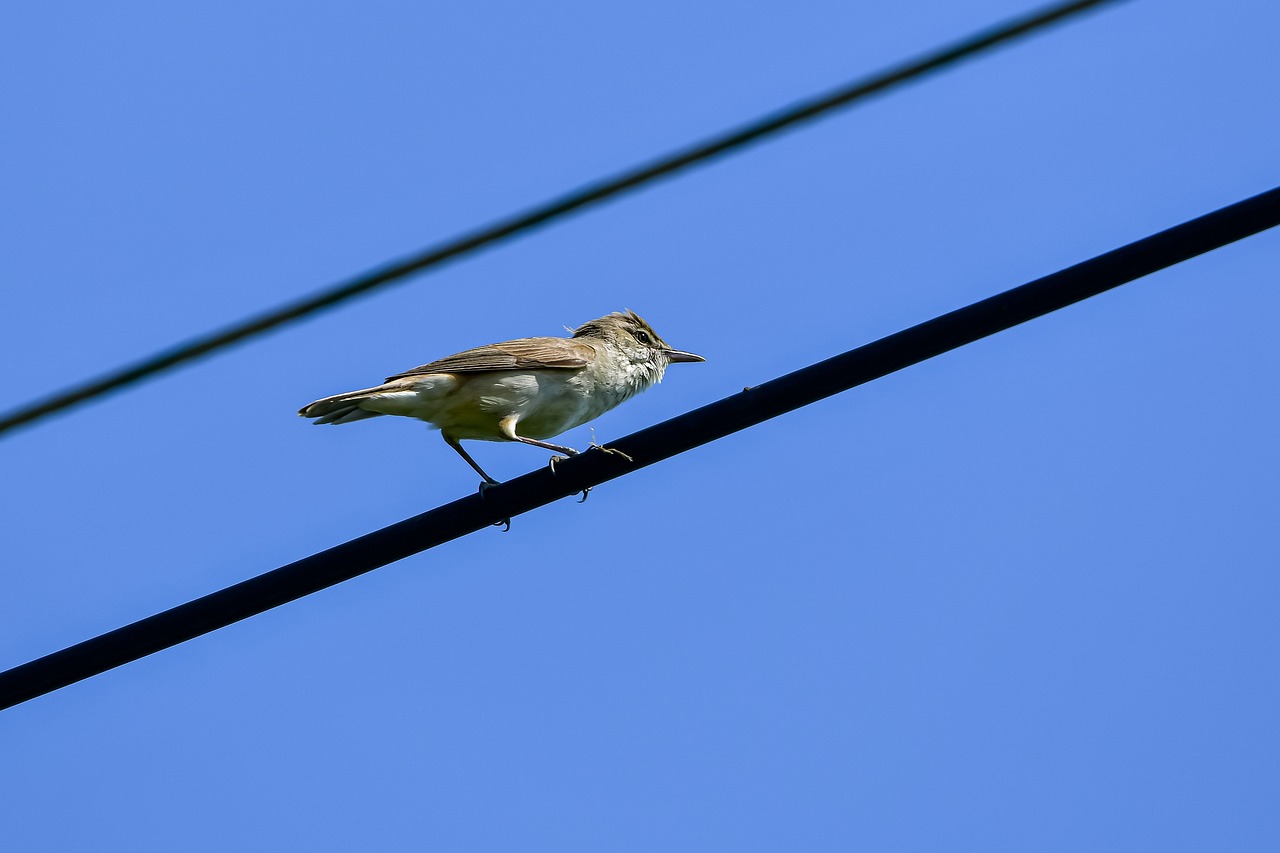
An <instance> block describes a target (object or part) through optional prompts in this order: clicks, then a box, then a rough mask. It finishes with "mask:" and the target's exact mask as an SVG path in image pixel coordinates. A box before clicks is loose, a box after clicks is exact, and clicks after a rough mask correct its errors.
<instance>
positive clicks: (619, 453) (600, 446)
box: [591, 441, 636, 462]
mask: <svg viewBox="0 0 1280 853" xmlns="http://www.w3.org/2000/svg"><path fill="white" fill-rule="evenodd" d="M591 446H592V447H594V448H595V449H596V450H600V451H602V452H604V453H608V454H611V455H613V456H621V457H622V458H623V459H625V460H627V461H628V462H635V461H636V460H634V459H632V458H631V456H630V455H628V454H626V453H623V452H622V451H621V450H619V449H618V448H616V447H605V446H604V445H603V444H596V443H595V442H594V441H593V442H591Z"/></svg>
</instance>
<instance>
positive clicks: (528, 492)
mask: <svg viewBox="0 0 1280 853" xmlns="http://www.w3.org/2000/svg"><path fill="white" fill-rule="evenodd" d="M1276 225H1280V188H1277V189H1273V190H1271V191H1269V192H1266V193H1263V194H1262V195H1258V196H1254V197H1253V198H1250V199H1246V200H1245V201H1241V202H1238V203H1236V204H1233V205H1231V206H1230V207H1224V208H1222V209H1221V210H1218V211H1215V212H1213V213H1210V214H1207V215H1205V216H1202V217H1200V218H1198V219H1193V220H1191V221H1190V222H1186V223H1183V224H1182V225H1178V226H1176V227H1174V228H1170V229H1168V230H1167V231H1162V232H1160V233H1159V234H1155V235H1153V236H1151V237H1147V238H1145V239H1143V240H1139V241H1138V242H1136V243H1130V244H1129V245H1127V246H1124V247H1122V248H1120V249H1116V250H1114V251H1111V252H1108V253H1106V254H1105V255H1099V256H1098V257H1096V258H1093V259H1092V260H1088V261H1085V262H1083V263H1080V264H1076V265H1075V266H1073V267H1069V268H1067V269H1065V270H1062V271H1061V272H1056V273H1054V274H1052V275H1049V276H1046V277H1044V278H1041V279H1038V280H1036V281H1033V282H1031V283H1029V284H1024V285H1022V286H1021V287H1016V288H1014V289H1013V290H1008V291H1005V292H1004V293H1001V294H999V295H997V296H992V297H991V298H989V299H984V300H982V301H981V302H976V303H974V304H973V305H969V306H967V307H965V308H961V309H959V310H957V311H952V312H951V313H949V314H944V315H942V316H941V317H937V318H934V319H932V320H929V321H928V322H925V323H921V324H920V325H918V326H912V327H911V328H909V329H906V330H904V331H901V332H897V333H895V334H892V335H889V336H888V337H886V338H881V339H880V340H878V341H875V342H874V343H870V344H867V345H866V346H862V347H858V348H857V349H854V350H850V351H849V352H846V353H844V354H842V355H838V356H836V357H834V358H831V359H828V360H826V361H822V362H819V363H817V364H814V365H810V366H809V367H805V368H803V369H801V370H797V371H796V372H794V373H789V374H787V375H786V376H783V377H781V378H778V379H774V380H772V381H770V382H767V383H765V384H764V385H760V386H758V387H755V388H748V389H746V390H744V391H743V392H742V393H740V394H734V395H733V396H732V397H726V398H725V399H723V400H720V401H718V402H715V403H712V404H710V405H708V406H703V407H702V408H700V409H695V410H694V411H691V412H687V413H685V414H683V415H680V416H678V417H675V418H672V419H671V420H668V421H664V422H663V423H660V424H657V425H656V426H651V427H649V428H647V429H643V430H641V431H640V432H636V433H632V434H631V435H628V436H626V437H625V438H620V439H618V440H617V441H616V442H611V443H610V447H613V448H617V449H618V450H621V451H623V452H624V453H626V454H627V455H628V456H630V457H631V458H632V460H634V461H632V462H627V461H626V460H624V459H623V458H621V457H619V456H617V455H614V454H608V453H598V452H588V453H584V454H583V455H581V456H576V457H574V458H572V459H569V460H567V461H564V462H561V463H560V464H559V465H557V466H556V472H555V473H554V474H553V473H552V472H551V471H550V470H548V469H546V468H543V469H541V470H538V471H534V472H532V473H530V474H525V475H523V476H521V477H517V478H516V479H514V480H511V481H509V482H507V483H504V484H502V485H500V486H494V487H492V488H490V489H488V490H486V491H485V493H484V495H483V497H482V496H480V495H471V496H470V497H466V498H462V499H461V500H457V501H454V502H453V503H449V504H445V505H444V506H441V507H438V508H436V509H433V510H430V511H429V512H424V513H422V514H421V515H418V516H415V517H413V518H410V519H407V520H405V521H401V522H399V523H398V524H393V525H391V526H390V527H385V528H383V529H382V530H379V531H376V532H374V533H370V534H368V535H367V536H363V537H361V538H359V539H355V540H352V541H350V542H347V543H345V544H343V545H339V546H337V547H336V548H331V549H329V550H328V551H323V552H321V553H319V554H315V555H314V556H311V557H306V558H305V559H302V560H299V561H298V562H296V563H291V564H289V565H287V566H284V567H283V568H279V569H276V570H274V571H270V572H267V573H266V574H263V575H259V576H258V577H256V578H252V579H250V580H247V581H244V582H243V583H239V584H236V585H235V586H231V587H228V588H226V589H224V590H221V591H219V592H215V593H212V594H210V595H206V596H204V597H203V598H198V599H196V600H195V601H191V602H188V603H186V604H182V605H179V606H178V607H175V608H173V609H172V610H166V611H165V612H164V613H160V614H157V615H155V616H151V617H148V618H146V619H143V620H141V621H139V622H134V623H133V624H131V625H126V626H125V627H123V628H118V629H116V630H115V631H112V632H110V633H107V634H103V635H101V636H99V637H95V638H93V639H91V640H86V641H84V642H83V643H79V644H77V645H74V646H71V647H70V648H67V649H63V650H62V651H60V652H55V653H53V654H51V655H48V656H46V657H42V658H39V659H37V660H34V661H31V662H30V663H25V664H23V665H21V666H17V667H14V668H13V669H11V670H8V671H7V672H3V673H0V709H2V708H8V707H10V706H12V705H16V704H18V703H19V702H25V701H26V700H28V699H31V698H34V697H36V696H40V695H42V694H44V693H48V692H50V691H53V690H57V689H58V688H60V687H65V686H67V685H68V684H72V683H74V682H76V681H80V680H81V679H85V678H89V677H90V676H92V675H97V674H98V673H101V672H105V671H107V670H109V669H112V668H113V667H117V666H120V665H121V664H124V663H128V662H129V661H133V660H137V659H138V658H140V657H143V656H145V655H149V654H151V653H152V652H157V651H160V650H161V649H166V648H168V647H170V646H174V645H177V644H178V643H181V642H184V641H186V640H190V639H193V638H195V637H198V636H200V635H201V634H205V633H208V632H209V631H213V630H216V629H218V628H222V627H225V626H227V625H230V624H232V623H233V622H238V621H239V620H241V619H245V618H248V617H249V616H253V615H256V614H258V613H262V612H263V611H265V610H269V609H271V608H273V607H277V606H279V605H281V604H285V603H287V602H289V601H293V600H295V599H297V598H301V597H302V596H304V595H309V594H310V593H313V592H317V591H319V590H322V589H325V588H326V587H329V586H332V585H334V584H336V583H340V582H342V581H345V580H350V579H351V578H354V577H356V576H358V575H361V574H364V573H365V572H368V571H372V570H373V569H376V568H379V567H381V566H385V565H387V564H388V563H392V562H395V561H396V560H400V559H403V558H404V557H407V556H409V555H411V554H416V553H418V552H420V551H425V550H427V549H428V548H432V547H434V546H436V545H440V544H442V543H444V542H448V541H451V540H453V539H457V538H458V537H460V536H464V535H466V534H468V533H473V532H475V531H477V530H481V529H483V528H485V527H488V526H490V525H492V524H494V523H495V522H498V521H499V520H501V519H504V518H513V517H515V516H517V515H520V514H521V513H525V512H528V511H529V510H532V509H536V508H537V507H540V506H543V505H545V504H548V503H551V502H552V501H555V500H559V499H560V498H563V497H567V496H569V495H573V494H577V493H578V492H580V491H582V490H583V489H585V488H588V487H591V486H597V485H599V484H600V483H603V482H606V481H607V480H612V479H614V478H615V477H621V476H622V475H624V474H627V473H629V472H631V471H633V470H635V469H636V468H641V467H644V466H646V465H652V464H654V463H655V462H659V461H661V460H663V459H666V458H668V457H671V456H675V455H676V454H678V453H683V452H685V451H686V450H691V449H693V448H695V447H699V446H701V445H703V444H707V443H709V442H712V441H715V440H716V439H719V438H723V437H724V436H726V435H729V434H731V433H734V432H737V431H739V430H743V429H746V428H747V427H750V426H754V425H756V424H759V423H761V422H763V421H766V420H769V419H770V418H775V417H777V416H779V415H781V414H784V413H786V412H790V411H792V410H794V409H798V408H800V407H801V406H807V405H809V404H810V403H814V402H817V401H818V400H821V399H824V398H826V397H830V396H832V395H833V394H837V393H839V392H841V391H846V390H848V389H850V388H853V387H855V386H857V385H861V384H863V383H866V382H869V381H871V380H872V379H877V378H879V377H882V376H886V375H888V374H890V373H893V372H895V371H898V370H901V369H903V368H904V367H908V366H910V365H912V364H916V363H918V362H920V361H924V360H925V359H928V358H932V357H933V356H936V355H939V354H941V353H944V352H947V351H948V350H952V349H955V348H956V347H959V346H963V345H964V344H968V343H972V342H974V341H977V340H979V339H981V338H984V337H987V336H988V335H991V334H994V333H996V332H999V331H1002V330H1004V329H1008V328H1010V327H1012V326H1016V325H1018V324H1019V323H1025V322H1026V321H1028V320H1031V319H1034V318H1036V317H1040V316H1043V315H1044V314H1048V313H1049V312H1051V311H1056V310H1058V309H1059V308H1063V307H1065V306H1067V305H1071V304H1072V303H1075V302H1079V301H1081V300H1083V299H1087V298H1088V297H1090V296H1095V295H1097V294H1099V293H1102V292H1104V291H1106V290H1110V289H1111V288H1113V287H1117V286H1119V285H1121V284H1125V283H1126V282H1130V281H1133V280H1134V279H1136V278H1140V277H1142V276H1144V275H1148V274H1150V273H1153V272H1155V271H1157V270H1160V269H1163V268H1165V267H1168V266H1171V265H1173V264H1176V263H1180V262H1181V261H1185V260H1187V259H1188V258H1192V257H1195V256H1196V255H1199V254H1202V253H1204V252H1207V251H1209V250H1211V249H1216V248H1218V247H1220V246H1224V245H1226V244H1227V243H1231V242H1234V241H1236V240H1240V239H1243V238H1244V237H1247V236H1249V235H1251V234H1256V233H1257V232H1259V231H1262V230H1264V229H1267V228H1272V227H1274V226H1276ZM708 488H710V487H708Z"/></svg>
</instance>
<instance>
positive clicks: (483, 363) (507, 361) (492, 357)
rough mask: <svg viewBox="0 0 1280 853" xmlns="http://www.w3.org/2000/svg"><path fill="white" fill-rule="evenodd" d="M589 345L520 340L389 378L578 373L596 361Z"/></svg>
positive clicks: (468, 351) (562, 339)
mask: <svg viewBox="0 0 1280 853" xmlns="http://www.w3.org/2000/svg"><path fill="white" fill-rule="evenodd" d="M595 355H596V351H595V349H594V348H592V347H591V346H590V345H589V344H584V343H582V342H581V341H575V340H572V339H570V338H521V339H520V340H518V341H507V342H505V343H501V344H489V345H488V346H484V347H476V348H475V349H469V350H467V351H466V352H460V353H458V354H457V355H451V356H447V357H445V358H442V359H440V360H439V361H433V362H431V363H430V364H424V365H422V366H420V367H415V368H413V369H412V370H406V371H405V372H404V373H397V374H396V375H395V376H388V377H387V381H388V382H391V381H393V380H396V379H405V378H407V377H411V376H422V375H424V374H427V373H477V372H480V371H483V370H529V369H532V368H537V367H543V368H560V369H563V370H578V369H580V368H583V367H586V366H587V365H588V364H590V363H591V362H592V360H593V359H594V358H595Z"/></svg>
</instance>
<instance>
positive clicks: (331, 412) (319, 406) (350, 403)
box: [298, 388, 382, 424]
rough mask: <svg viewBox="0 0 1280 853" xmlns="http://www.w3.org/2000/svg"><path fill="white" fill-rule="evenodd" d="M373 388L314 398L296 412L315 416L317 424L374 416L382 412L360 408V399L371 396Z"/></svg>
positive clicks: (350, 420)
mask: <svg viewBox="0 0 1280 853" xmlns="http://www.w3.org/2000/svg"><path fill="white" fill-rule="evenodd" d="M374 390H376V389H373V388H366V389H365V390H363V391H349V392H347V393H346V394H338V395H337V396H334V397H325V398H324V399H323V400H316V401H315V402H314V403H311V404H310V405H307V406H303V407H302V408H301V409H299V410H298V414H300V415H302V416H303V417H304V418H315V419H316V420H315V422H316V423H318V424H349V423H351V422H352V421H362V420H364V419H365V418H376V417H378V416H380V415H381V414H382V412H371V411H369V410H368V409H362V408H360V401H361V400H366V399H368V398H369V397H370V396H372V392H373V391H374Z"/></svg>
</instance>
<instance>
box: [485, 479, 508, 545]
mask: <svg viewBox="0 0 1280 853" xmlns="http://www.w3.org/2000/svg"><path fill="white" fill-rule="evenodd" d="M500 485H502V484H501V483H499V482H498V481H497V480H481V481H480V497H482V498H483V497H484V493H485V492H486V491H487V490H489V489H492V488H493V487H494V486H500ZM493 526H494V527H501V528H502V532H503V533H506V532H507V531H508V530H510V529H511V519H509V518H504V519H502V520H501V521H495V522H494V523H493Z"/></svg>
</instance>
